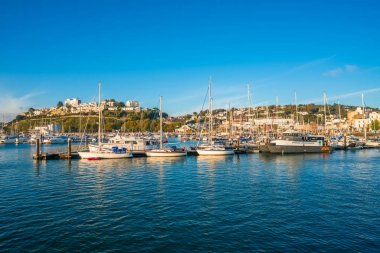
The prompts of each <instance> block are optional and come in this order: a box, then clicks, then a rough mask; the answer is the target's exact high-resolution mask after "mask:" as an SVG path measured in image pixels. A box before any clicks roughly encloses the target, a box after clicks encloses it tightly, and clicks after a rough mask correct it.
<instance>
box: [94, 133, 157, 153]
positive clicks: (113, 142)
mask: <svg viewBox="0 0 380 253" xmlns="http://www.w3.org/2000/svg"><path fill="white" fill-rule="evenodd" d="M102 147H105V148H112V147H118V148H119V149H122V148H126V149H127V150H129V151H130V152H132V154H133V156H134V157H138V156H146V151H147V150H152V149H157V148H159V147H160V144H159V142H158V141H157V140H156V139H154V138H151V137H134V136H132V137H127V136H122V135H120V134H119V133H117V134H116V135H115V136H114V137H111V138H109V140H108V142H105V143H102ZM89 149H90V151H95V150H97V149H98V145H89Z"/></svg>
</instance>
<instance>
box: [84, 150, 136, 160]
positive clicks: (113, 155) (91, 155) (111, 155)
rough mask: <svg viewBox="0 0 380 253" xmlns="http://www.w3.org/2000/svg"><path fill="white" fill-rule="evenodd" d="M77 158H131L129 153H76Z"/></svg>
mask: <svg viewBox="0 0 380 253" xmlns="http://www.w3.org/2000/svg"><path fill="white" fill-rule="evenodd" d="M78 154H79V156H80V157H81V158H83V159H90V160H95V159H123V158H131V157H133V155H132V154H131V153H112V152H78Z"/></svg>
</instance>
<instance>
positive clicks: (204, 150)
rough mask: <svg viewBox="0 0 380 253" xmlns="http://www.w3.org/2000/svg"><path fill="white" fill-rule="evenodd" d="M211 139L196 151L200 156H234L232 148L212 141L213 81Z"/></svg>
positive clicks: (210, 100)
mask: <svg viewBox="0 0 380 253" xmlns="http://www.w3.org/2000/svg"><path fill="white" fill-rule="evenodd" d="M208 90H209V99H208V101H209V109H208V111H209V137H208V138H207V140H208V143H207V144H201V145H198V146H197V148H196V150H197V153H198V155H200V156H219V155H221V156H224V155H233V154H234V150H233V148H232V147H226V146H225V145H224V144H223V143H216V142H213V141H212V97H211V80H210V82H209V87H208Z"/></svg>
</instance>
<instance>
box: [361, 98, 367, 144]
mask: <svg viewBox="0 0 380 253" xmlns="http://www.w3.org/2000/svg"><path fill="white" fill-rule="evenodd" d="M362 107H363V127H364V140H365V141H367V126H366V122H365V107H364V93H362Z"/></svg>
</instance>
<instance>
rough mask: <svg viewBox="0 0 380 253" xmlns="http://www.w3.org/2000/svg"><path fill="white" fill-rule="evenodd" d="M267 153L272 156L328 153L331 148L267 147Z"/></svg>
mask: <svg viewBox="0 0 380 253" xmlns="http://www.w3.org/2000/svg"><path fill="white" fill-rule="evenodd" d="M268 149H269V152H270V153H272V154H296V153H329V152H331V150H332V149H331V147H324V146H283V145H269V146H268Z"/></svg>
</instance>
